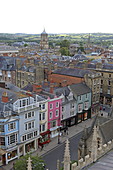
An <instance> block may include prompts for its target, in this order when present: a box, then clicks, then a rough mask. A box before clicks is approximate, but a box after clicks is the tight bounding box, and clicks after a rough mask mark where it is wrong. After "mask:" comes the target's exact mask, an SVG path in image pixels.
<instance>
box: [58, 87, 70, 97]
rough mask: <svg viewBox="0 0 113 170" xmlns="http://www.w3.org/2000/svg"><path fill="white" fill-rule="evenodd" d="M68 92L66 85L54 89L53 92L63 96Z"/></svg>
mask: <svg viewBox="0 0 113 170" xmlns="http://www.w3.org/2000/svg"><path fill="white" fill-rule="evenodd" d="M69 93H70V89H69V88H68V86H66V87H61V88H57V89H55V94H56V95H57V96H61V95H62V94H63V95H64V96H68V95H69Z"/></svg>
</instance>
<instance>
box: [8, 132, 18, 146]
mask: <svg viewBox="0 0 113 170" xmlns="http://www.w3.org/2000/svg"><path fill="white" fill-rule="evenodd" d="M16 142H17V134H16V133H15V134H12V135H10V136H8V145H11V144H13V143H16Z"/></svg>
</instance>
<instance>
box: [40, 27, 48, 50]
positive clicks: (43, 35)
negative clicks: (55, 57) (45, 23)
mask: <svg viewBox="0 0 113 170" xmlns="http://www.w3.org/2000/svg"><path fill="white" fill-rule="evenodd" d="M40 48H41V49H48V48H49V45H48V34H47V33H46V32H45V29H44V31H43V32H42V33H41V41H40Z"/></svg>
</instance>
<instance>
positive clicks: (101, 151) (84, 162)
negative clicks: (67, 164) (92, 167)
mask: <svg viewBox="0 0 113 170" xmlns="http://www.w3.org/2000/svg"><path fill="white" fill-rule="evenodd" d="M111 149H113V140H112V141H109V142H108V143H107V144H104V145H102V147H100V148H98V149H97V154H96V160H97V159H99V158H100V157H102V156H103V155H105V154H106V153H107V152H109V151H110V150H111ZM96 160H94V159H93V153H91V155H86V156H85V158H84V159H83V158H81V159H80V160H78V164H77V163H76V162H75V163H73V164H72V167H71V168H72V170H80V169H82V168H83V167H85V166H88V165H89V164H91V163H94V162H95V161H96Z"/></svg>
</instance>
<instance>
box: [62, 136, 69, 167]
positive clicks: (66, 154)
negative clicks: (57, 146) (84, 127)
mask: <svg viewBox="0 0 113 170" xmlns="http://www.w3.org/2000/svg"><path fill="white" fill-rule="evenodd" d="M63 163H64V170H70V150H69V140H68V139H67V140H66V143H65V152H64V161H63Z"/></svg>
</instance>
